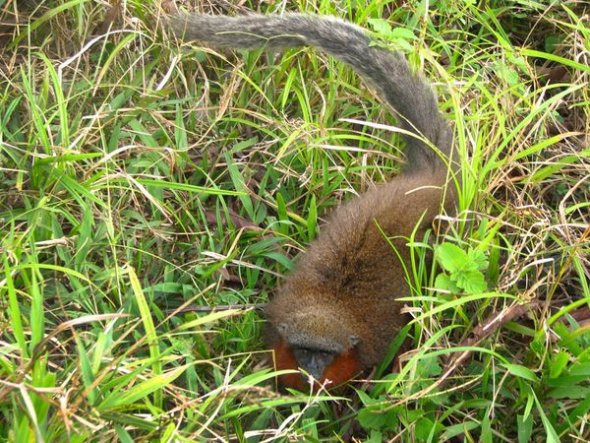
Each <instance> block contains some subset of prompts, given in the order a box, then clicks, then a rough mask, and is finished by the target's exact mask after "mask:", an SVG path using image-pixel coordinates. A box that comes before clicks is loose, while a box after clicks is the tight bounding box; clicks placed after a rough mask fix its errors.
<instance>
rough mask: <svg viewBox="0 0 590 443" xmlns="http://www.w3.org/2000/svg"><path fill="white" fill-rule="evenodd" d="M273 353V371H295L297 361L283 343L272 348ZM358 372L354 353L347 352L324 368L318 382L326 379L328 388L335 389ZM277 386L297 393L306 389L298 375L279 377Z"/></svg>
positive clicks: (306, 386)
mask: <svg viewBox="0 0 590 443" xmlns="http://www.w3.org/2000/svg"><path fill="white" fill-rule="evenodd" d="M274 351H275V369H276V370H277V371H280V370H283V369H297V368H298V365H297V360H296V359H295V356H294V355H293V351H291V349H290V348H289V346H288V345H287V344H286V343H284V342H283V341H281V342H279V344H278V345H277V346H276V347H275V348H274ZM359 372H360V365H359V362H358V358H357V356H356V352H355V351H348V352H345V353H344V354H341V355H339V356H338V357H336V358H335V359H334V361H333V362H332V363H331V364H330V366H328V367H327V368H326V370H325V371H324V375H323V376H322V379H321V380H320V383H323V382H324V381H325V380H326V379H329V380H331V382H332V383H330V385H328V386H329V388H333V387H336V386H338V385H341V384H342V383H344V382H346V381H348V380H350V379H351V378H352V377H354V376H355V375H356V374H358V373H359ZM279 384H280V385H281V386H283V387H285V388H293V389H297V390H298V391H305V390H307V389H308V384H307V382H306V381H305V380H304V379H303V377H301V375H300V374H286V375H280V376H279Z"/></svg>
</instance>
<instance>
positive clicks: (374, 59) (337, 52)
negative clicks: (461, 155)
mask: <svg viewBox="0 0 590 443" xmlns="http://www.w3.org/2000/svg"><path fill="white" fill-rule="evenodd" d="M169 23H170V26H171V27H172V29H173V30H174V32H175V33H176V34H177V35H178V36H180V37H184V38H188V39H192V40H198V41H200V42H204V43H207V44H208V45H211V46H217V47H225V48H243V49H251V48H260V47H265V48H276V49H284V48H293V47H298V46H313V47H316V48H319V49H321V50H323V51H325V52H326V53H328V54H330V55H332V56H334V57H336V58H337V59H339V60H341V61H343V62H344V63H347V64H348V65H350V66H351V67H352V68H353V69H354V70H355V71H356V72H358V73H359V74H360V75H361V76H362V77H363V78H364V79H365V81H367V82H368V83H369V84H370V85H371V86H372V87H373V88H375V89H376V90H377V93H378V95H379V96H380V97H381V98H382V99H384V100H385V101H386V102H387V103H388V104H389V105H390V106H391V107H392V108H394V110H395V111H396V112H397V113H398V114H399V115H401V118H400V126H402V128H404V129H406V130H408V131H409V132H412V133H416V132H418V133H419V134H420V135H421V136H423V137H425V138H426V139H428V140H429V141H430V142H431V143H432V144H433V145H434V146H436V147H437V148H438V149H439V150H440V151H441V152H442V154H444V155H445V156H446V157H449V155H450V152H451V145H452V135H451V130H450V128H449V126H448V124H447V122H446V120H445V119H444V118H443V116H442V115H441V113H440V111H439V109H438V106H437V101H436V96H435V94H434V92H433V91H432V89H431V88H430V86H429V85H428V84H426V83H425V82H424V81H423V80H422V79H421V78H420V77H419V76H418V75H415V74H414V73H412V71H411V69H410V67H409V65H408V63H407V62H406V60H405V59H404V57H403V56H402V55H401V54H400V53H398V52H392V51H389V50H386V49H382V48H379V47H376V46H371V40H370V39H369V37H368V36H367V35H366V33H365V31H364V30H363V29H362V28H359V27H358V26H355V25H353V24H350V23H347V22H344V21H341V20H338V19H336V18H333V17H321V16H313V15H303V14H285V15H269V16H264V15H252V16H239V17H227V16H212V15H178V16H174V17H172V18H170V19H169ZM405 139H406V141H407V144H408V149H407V150H406V155H407V157H408V165H407V168H406V171H407V172H410V173H412V172H426V171H427V170H428V169H432V170H433V171H439V172H440V171H441V170H446V169H447V166H446V165H445V163H444V162H443V161H441V159H440V157H439V155H438V154H437V153H435V152H434V151H433V150H432V149H431V148H430V147H429V146H428V145H427V144H425V143H424V142H422V141H420V140H419V139H417V138H414V137H411V136H406V137H405Z"/></svg>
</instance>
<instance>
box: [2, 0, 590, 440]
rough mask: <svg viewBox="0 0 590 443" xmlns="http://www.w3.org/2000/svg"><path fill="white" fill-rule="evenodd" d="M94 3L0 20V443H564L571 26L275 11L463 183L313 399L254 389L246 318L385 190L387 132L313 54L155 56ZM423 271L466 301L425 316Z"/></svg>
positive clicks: (515, 5)
mask: <svg viewBox="0 0 590 443" xmlns="http://www.w3.org/2000/svg"><path fill="white" fill-rule="evenodd" d="M112 3H113V4H114V5H115V7H114V8H113V9H111V10H108V8H106V6H105V4H102V3H92V2H87V1H84V0H71V1H62V0H52V1H45V2H40V3H38V4H36V3H35V4H34V3H33V2H19V3H18V4H17V2H14V1H0V14H1V20H0V22H1V23H2V25H1V29H0V31H2V35H1V36H0V47H2V48H3V49H2V50H0V51H2V52H1V54H2V58H1V66H0V109H1V110H2V112H1V113H0V255H1V259H0V261H1V263H2V265H1V268H0V269H1V270H0V439H2V440H5V439H8V440H11V441H31V440H36V441H71V442H75V441H89V440H90V441H121V442H129V441H144V440H150V441H152V440H154V441H193V440H197V441H200V440H205V439H207V440H220V441H226V440H231V441H234V440H235V441H269V440H273V439H280V440H288V439H292V440H295V439H305V440H306V441H324V440H338V439H347V438H348V439H350V438H353V437H354V438H356V439H358V440H359V441H361V440H366V441H375V442H376V441H382V440H389V439H397V440H403V441H445V440H453V441H456V440H457V439H461V440H464V441H475V440H480V441H519V442H526V441H560V440H561V441H587V440H588V439H590V423H589V422H588V420H589V417H590V384H589V383H588V379H589V376H590V351H589V349H590V348H589V343H590V335H589V332H590V323H589V318H590V315H589V314H588V312H589V307H590V285H589V279H590V266H589V261H588V257H589V255H588V252H589V249H590V238H589V235H590V229H589V228H588V226H589V218H590V217H589V215H588V214H589V213H590V212H589V206H590V203H588V202H589V201H590V181H589V179H588V177H589V176H590V148H589V143H588V140H589V139H588V128H589V127H590V96H589V91H590V88H589V87H588V86H589V76H590V69H589V68H588V66H589V57H590V26H589V24H588V19H587V14H588V10H587V6H585V5H584V3H583V2H575V1H565V2H553V3H549V2H547V1H544V0H543V1H538V2H534V1H528V0H527V1H525V0H522V1H514V2H506V1H499V0H495V1H489V2H485V7H484V6H478V5H476V4H475V2H469V1H466V2H463V1H453V0H441V1H439V2H430V3H428V2H416V1H407V2H396V3H395V5H396V6H397V7H395V6H393V5H394V4H393V3H391V2H379V1H377V0H372V1H371V0H367V1H366V2H361V3H359V2H348V1H343V2H314V1H301V2H291V3H289V5H288V7H287V9H288V10H302V11H308V12H314V13H321V14H333V15H337V16H340V17H343V18H347V19H349V20H351V21H354V22H356V23H358V24H360V25H362V26H364V27H367V28H372V29H374V30H375V31H376V32H377V33H378V34H379V36H380V37H381V38H382V39H383V40H384V42H385V44H387V45H391V46H392V47H396V48H400V49H401V50H403V51H404V52H406V54H407V56H408V58H409V60H410V62H411V63H412V64H413V65H414V66H415V67H416V68H417V69H420V70H421V71H423V72H425V75H426V76H427V77H428V78H429V79H430V80H431V81H432V83H433V84H434V85H435V88H436V90H437V91H438V93H439V96H440V100H439V101H440V106H441V109H442V110H443V111H444V112H445V113H447V114H448V116H449V119H450V120H451V121H452V122H453V124H454V127H455V134H456V135H455V140H456V146H457V151H458V153H459V155H460V161H461V171H462V176H463V181H462V183H461V188H460V202H459V206H460V213H459V214H458V215H457V216H456V217H446V218H445V220H444V221H445V223H444V227H443V229H442V230H441V232H439V233H438V236H437V235H434V233H431V234H430V236H429V239H426V240H424V239H418V238H414V239H412V241H413V243H414V246H415V247H414V254H415V261H414V266H413V268H412V269H409V270H408V277H409V279H410V282H411V284H412V286H413V287H414V288H415V291H414V293H413V294H408V295H409V297H408V298H407V301H406V303H407V305H408V310H409V311H411V312H412V315H413V316H414V321H413V322H412V323H411V324H410V326H408V327H407V328H406V329H404V330H403V331H401V332H400V334H399V336H398V337H397V338H396V339H395V340H394V342H393V343H392V347H391V352H390V357H389V358H387V359H386V361H385V362H384V364H383V365H381V366H380V368H378V369H377V371H376V372H375V373H374V374H373V377H372V379H370V380H364V381H359V382H356V383H354V384H352V388H350V389H348V390H345V391H341V392H336V393H335V394H329V393H327V392H321V393H319V394H309V393H290V394H280V393H277V392H276V391H275V389H274V388H275V387H274V376H275V374H274V373H273V372H272V371H271V369H270V368H269V367H268V363H267V361H268V357H269V355H268V352H267V351H266V350H265V347H264V343H263V340H262V335H263V334H262V329H263V324H264V321H263V319H262V317H261V315H260V312H259V311H258V310H257V309H256V307H257V306H258V305H259V304H263V303H265V302H266V301H267V300H268V297H269V296H271V295H272V292H273V288H274V287H275V286H276V285H277V284H278V282H279V281H280V276H281V275H282V274H284V273H286V272H288V270H289V269H290V268H291V266H292V263H293V259H294V257H295V256H296V255H297V254H298V253H299V252H300V251H302V250H304V249H305V247H306V245H307V244H308V243H309V242H310V241H311V240H312V239H313V238H314V237H315V236H316V235H317V233H318V230H319V229H321V223H322V220H323V219H324V217H325V215H326V214H328V213H329V212H330V210H331V209H332V208H334V207H335V206H337V205H338V204H339V203H340V202H341V201H345V200H348V199H349V198H351V197H352V196H353V195H354V194H357V193H360V192H362V191H363V190H365V189H367V188H368V187H370V186H372V184H373V183H381V182H384V181H386V180H387V179H388V178H389V177H391V176H393V175H395V174H396V172H397V171H398V169H399V164H400V163H399V160H400V159H401V154H400V151H399V149H398V148H399V146H400V143H399V139H398V138H397V137H396V136H395V135H394V134H393V135H392V130H393V128H394V126H395V120H394V119H393V118H392V117H391V116H390V115H389V113H388V112H387V111H386V110H385V109H384V108H383V106H382V105H381V104H380V103H379V101H378V100H377V99H375V97H373V95H372V94H371V92H370V91H369V90H367V88H366V87H364V86H363V85H362V83H360V82H359V79H358V78H357V77H356V76H355V75H354V74H353V73H352V72H351V71H350V70H349V69H348V68H346V67H344V66H343V65H341V64H339V63H337V62H336V61H334V60H332V59H330V58H327V57H325V56H323V55H321V54H318V53H316V52H314V51H313V50H309V49H301V50H293V51H288V52H286V53H285V54H282V55H279V54H268V53H264V52H261V51H249V52H243V53H238V54H232V53H229V52H223V53H221V52H217V51H213V50H209V49H203V48H198V47H195V46H193V45H179V44H178V43H177V42H175V41H173V40H172V39H170V38H169V37H167V33H166V31H164V30H162V29H160V28H158V27H157V26H156V25H155V23H156V21H155V17H157V15H158V13H157V11H158V8H159V7H158V4H156V2H152V1H147V2H124V3H122V4H119V2H112ZM164 6H166V5H164ZM199 8H200V9H202V10H205V11H208V12H211V11H216V12H219V13H228V12H231V13H238V12H243V11H244V10H258V11H260V12H264V13H271V12H281V11H282V10H283V3H277V4H276V5H275V6H273V3H272V2H270V4H268V3H264V4H260V5H258V2H249V1H248V2H245V3H243V6H240V7H235V9H234V8H230V10H220V9H216V8H214V7H213V6H211V5H210V4H208V3H207V2H199ZM584 8H586V9H584ZM376 19H385V20H387V23H390V24H395V26H394V29H396V28H399V27H403V28H404V29H405V31H395V30H391V29H388V27H387V25H386V24H384V22H380V21H379V20H376ZM433 244H434V245H435V246H432V245H433ZM437 245H438V246H437ZM449 245H451V246H449ZM453 245H455V246H453ZM433 248H434V249H435V250H436V251H437V252H436V256H437V260H435V261H431V260H429V259H428V257H429V256H430V255H431V254H430V252H429V251H431V250H432V249H433ZM449 251H454V252H452V253H451V254H455V256H453V257H454V258H457V257H459V259H460V260H462V261H463V262H464V263H465V266H467V267H468V268H469V269H471V270H473V272H474V273H475V274H477V273H480V274H481V275H482V276H483V277H485V278H483V277H482V279H481V280H478V282H479V283H478V284H476V285H475V286H474V285H473V284H471V285H468V286H462V287H454V288H453V290H448V285H449V284H450V283H449V282H453V281H454V282H456V281H458V280H459V279H461V278H463V277H461V276H460V275H459V274H460V272H461V271H460V270H457V269H454V268H452V267H449V263H448V262H446V261H445V257H446V256H447V255H445V252H447V253H448V252H449ZM457 251H459V252H457ZM469 275H471V276H473V275H474V274H473V273H471V274H469ZM470 278H471V277H470ZM467 280H468V281H467V283H470V281H469V279H467ZM482 281H483V286H482V285H481V282H482ZM471 283H472V282H471ZM445 285H446V286H445ZM445 288H447V290H444V289H445ZM215 307H222V309H219V310H215V309H214V308H215ZM187 308H188V309H187ZM232 308H233V309H232ZM406 336H407V337H408V338H409V341H410V342H411V346H410V347H409V349H410V350H407V349H406V350H405V351H403V352H401V355H400V357H399V358H398V360H399V361H398V363H396V364H394V365H393V366H392V365H390V364H388V363H390V362H391V361H392V359H393V354H394V353H395V351H396V350H397V349H398V348H399V346H400V345H401V343H402V341H403V339H404V337H406ZM404 349H405V348H404Z"/></svg>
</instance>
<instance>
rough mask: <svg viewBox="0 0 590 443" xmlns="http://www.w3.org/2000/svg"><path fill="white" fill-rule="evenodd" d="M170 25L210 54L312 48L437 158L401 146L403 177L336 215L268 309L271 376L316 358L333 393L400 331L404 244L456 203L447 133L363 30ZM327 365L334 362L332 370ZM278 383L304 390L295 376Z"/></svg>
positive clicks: (247, 23)
mask: <svg viewBox="0 0 590 443" xmlns="http://www.w3.org/2000/svg"><path fill="white" fill-rule="evenodd" d="M170 24H171V26H172V27H173V28H174V29H175V31H176V32H177V34H179V35H183V36H188V37H189V38H193V39H196V40H199V41H203V42H207V43H209V44H211V45H213V46H221V47H236V48H255V47H261V46H266V47H270V48H287V47H295V46H302V45H311V46H316V47H318V48H320V49H322V50H324V51H325V52H327V53H329V54H331V55H333V56H335V57H337V58H338V59H340V60H342V61H343V62H345V63H347V64H349V65H351V66H352V67H353V68H354V69H355V70H356V71H357V72H358V73H359V74H360V75H361V76H362V77H363V78H364V79H365V80H366V81H367V82H368V83H369V84H370V85H371V86H373V87H374V88H375V89H376V90H377V92H378V94H379V96H380V97H382V98H383V99H384V100H385V101H386V102H387V103H388V104H389V105H391V106H392V107H393V108H395V112H396V114H398V115H399V116H401V117H400V125H401V126H402V127H403V128H404V129H406V130H408V131H410V132H414V133H419V134H420V135H421V136H422V137H424V138H425V139H427V140H428V141H429V142H430V143H432V144H433V145H434V146H436V147H437V148H438V150H439V153H438V154H436V153H435V152H434V151H433V150H432V149H431V148H430V147H429V146H428V144H427V143H425V142H424V141H423V139H421V138H419V137H418V138H416V137H412V136H405V138H406V142H407V144H408V150H407V154H408V158H409V163H408V165H407V166H406V167H405V170H404V173H403V174H402V175H400V176H398V177H397V178H395V179H393V180H392V181H391V182H389V183H387V184H385V185H383V186H379V187H377V188H375V189H373V190H371V191H369V192H367V193H365V194H364V195H362V196H360V197H358V198H356V199H353V200H352V201H350V202H348V203H346V204H344V205H342V206H340V207H339V208H338V209H336V210H335V211H334V212H333V213H332V215H331V216H330V219H329V221H328V223H326V224H325V225H324V226H322V228H321V233H320V235H319V237H318V239H317V240H316V241H314V242H313V243H312V244H311V245H310V247H309V250H308V251H307V252H306V253H305V254H304V255H303V256H302V257H300V259H299V261H298V263H297V266H296V268H295V270H294V271H293V272H292V273H291V275H289V276H287V278H286V280H285V282H284V283H283V284H282V285H281V287H280V288H279V289H278V292H277V294H276V295H275V297H274V298H273V299H272V300H271V302H270V303H269V305H268V307H267V316H268V320H269V327H268V331H267V332H268V333H267V336H268V337H269V342H270V345H271V346H272V347H273V349H274V350H275V364H276V367H277V369H297V368H298V367H299V366H302V367H304V366H305V365H304V364H302V362H301V361H299V362H298V361H297V358H295V353H294V352H295V351H294V350H295V349H297V350H299V351H298V352H300V354H299V355H301V356H305V358H308V356H309V355H314V354H313V353H314V352H316V351H317V353H318V355H319V356H320V360H319V361H321V362H322V363H321V364H320V366H318V365H317V362H318V360H313V361H312V360H311V357H310V360H309V361H310V362H311V363H309V365H308V366H309V367H310V368H313V369H314V370H316V372H317V370H318V369H317V368H318V367H319V368H324V369H322V370H323V372H321V374H322V375H321V377H319V378H320V380H319V381H320V382H324V381H326V380H327V379H330V380H331V381H332V382H333V385H338V384H340V383H342V382H345V381H346V380H348V379H349V378H351V377H353V376H354V375H355V374H356V373H358V372H359V371H361V370H363V369H365V368H368V367H371V366H374V365H376V364H378V363H379V361H380V360H381V359H382V358H383V356H384V354H385V352H386V350H387V348H388V345H389V342H390V341H391V339H392V338H393V337H394V335H395V334H396V332H397V331H398V330H399V328H400V327H401V326H402V325H404V324H405V323H406V322H407V318H406V317H405V316H404V315H402V314H401V313H400V308H401V306H402V304H401V303H400V302H399V301H397V300H396V299H397V298H399V297H406V296H408V295H410V289H409V286H408V283H407V281H406V275H405V272H404V268H405V269H408V270H409V269H411V263H410V250H409V248H408V247H407V242H408V237H410V236H411V235H412V232H413V231H414V230H415V229H416V238H417V239H418V240H421V239H422V236H423V234H424V231H425V229H427V228H428V227H429V226H430V224H431V223H432V221H433V218H434V217H435V216H436V214H438V213H439V211H440V209H441V207H443V206H445V207H446V208H447V209H450V208H452V206H453V205H454V202H455V193H454V191H453V190H452V189H450V188H451V187H450V188H449V189H447V190H446V191H445V190H443V187H444V185H445V183H446V176H447V172H448V170H447V165H446V163H445V161H442V160H441V157H440V156H439V154H441V155H442V157H447V156H449V155H450V152H451V145H452V137H451V131H450V129H449V127H448V124H447V122H446V121H445V119H444V118H443V117H442V116H441V114H440V112H439V111H438V108H437V104H436V98H435V96H434V93H433V92H432V90H431V88H430V87H429V86H428V85H427V84H426V83H425V82H424V81H423V80H422V79H421V78H420V77H419V76H417V75H414V74H413V73H412V72H411V70H410V68H409V66H408V64H407V62H406V61H405V60H404V58H403V57H402V56H401V55H400V54H398V53H395V52H391V51H387V50H384V49H382V48H379V47H376V46H375V45H372V43H371V40H370V39H369V38H368V37H367V36H366V34H365V32H364V31H363V30H362V29H361V28H358V27H357V26H354V25H352V24H350V23H347V22H343V21H341V20H337V19H334V18H329V17H316V16H309V15H302V14H286V15H283V16H257V15H254V16H248V17H222V16H203V15H191V16H177V17H173V18H171V19H170ZM381 231H382V232H383V233H385V235H386V236H387V237H389V238H390V242H391V244H393V247H394V248H392V246H391V245H390V243H389V242H388V241H387V239H386V238H385V237H384V235H383V233H382V232H381ZM394 249H395V250H396V251H397V253H396V252H395V251H394ZM301 349H303V350H304V351H301ZM327 355H328V356H334V357H333V360H331V361H330V363H325V362H327V361H329V360H327V357H326V356H327ZM301 358H303V357H301ZM322 359H323V360H322ZM324 364H325V366H324ZM279 381H280V382H281V384H282V385H283V386H286V387H292V388H296V389H304V388H305V386H306V384H305V382H304V379H303V378H302V377H300V376H299V375H297V374H295V375H293V374H290V375H284V376H282V377H280V380H279Z"/></svg>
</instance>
